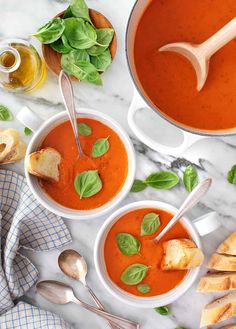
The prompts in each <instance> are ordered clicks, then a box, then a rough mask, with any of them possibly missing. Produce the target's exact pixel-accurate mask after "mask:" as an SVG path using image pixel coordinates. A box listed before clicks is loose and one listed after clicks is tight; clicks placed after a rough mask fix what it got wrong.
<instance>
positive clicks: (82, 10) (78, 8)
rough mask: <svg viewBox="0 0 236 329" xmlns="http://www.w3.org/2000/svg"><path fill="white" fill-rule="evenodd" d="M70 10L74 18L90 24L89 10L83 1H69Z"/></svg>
mask: <svg viewBox="0 0 236 329" xmlns="http://www.w3.org/2000/svg"><path fill="white" fill-rule="evenodd" d="M70 10H71V12H72V14H73V15H74V16H75V17H78V18H83V19H85V20H87V21H89V22H91V20H90V16H89V9H88V6H87V5H86V3H85V1H84V0H71V3H70Z"/></svg>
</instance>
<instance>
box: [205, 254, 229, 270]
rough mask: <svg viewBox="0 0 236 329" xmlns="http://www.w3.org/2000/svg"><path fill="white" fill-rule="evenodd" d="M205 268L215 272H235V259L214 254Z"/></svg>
mask: <svg viewBox="0 0 236 329" xmlns="http://www.w3.org/2000/svg"><path fill="white" fill-rule="evenodd" d="M207 268H209V269H211V270H217V271H229V272H231V271H233V272H234V271H236V257H235V256H230V255H220V254H217V253H214V254H213V255H212V257H211V259H210V260H209V262H208V264H207Z"/></svg>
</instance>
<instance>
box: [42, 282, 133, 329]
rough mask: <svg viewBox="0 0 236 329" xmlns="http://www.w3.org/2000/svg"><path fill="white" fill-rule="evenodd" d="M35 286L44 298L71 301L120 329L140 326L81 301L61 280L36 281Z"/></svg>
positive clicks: (62, 301)
mask: <svg viewBox="0 0 236 329" xmlns="http://www.w3.org/2000/svg"><path fill="white" fill-rule="evenodd" d="M36 288H37V291H38V293H39V294H40V295H42V296H43V297H44V298H46V299H47V300H49V301H50V302H52V303H54V304H62V305H64V304H68V303H70V302H72V303H75V304H78V305H80V306H82V307H83V308H85V309H86V310H89V311H91V312H93V313H95V314H97V315H99V316H101V317H102V318H104V319H106V320H108V321H111V322H112V323H113V324H114V325H116V326H117V327H118V328H120V329H139V328H140V326H139V324H138V323H135V322H133V321H129V320H126V319H124V318H121V317H119V316H116V315H113V314H110V313H107V312H105V311H102V310H100V309H97V308H96V307H93V306H91V305H89V304H86V303H84V302H82V301H81V300H80V299H78V298H76V297H75V295H74V292H73V290H72V288H71V287H70V286H68V285H66V284H64V283H62V282H58V281H52V280H47V281H41V282H38V283H37V285H36Z"/></svg>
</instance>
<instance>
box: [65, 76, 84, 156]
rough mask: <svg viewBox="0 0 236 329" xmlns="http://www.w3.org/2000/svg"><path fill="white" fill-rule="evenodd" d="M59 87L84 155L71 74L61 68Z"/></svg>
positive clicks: (79, 146)
mask: <svg viewBox="0 0 236 329" xmlns="http://www.w3.org/2000/svg"><path fill="white" fill-rule="evenodd" d="M59 87H60V91H61V94H62V98H63V101H64V104H65V107H66V110H67V112H68V115H69V118H70V123H71V126H72V129H73V132H74V135H75V141H76V145H77V148H78V152H79V156H83V154H84V153H83V150H82V147H81V144H80V140H79V132H78V126H77V120H76V111H75V103H74V93H73V88H72V83H71V80H70V78H69V76H68V75H67V74H66V73H65V72H64V71H63V70H61V72H60V75H59Z"/></svg>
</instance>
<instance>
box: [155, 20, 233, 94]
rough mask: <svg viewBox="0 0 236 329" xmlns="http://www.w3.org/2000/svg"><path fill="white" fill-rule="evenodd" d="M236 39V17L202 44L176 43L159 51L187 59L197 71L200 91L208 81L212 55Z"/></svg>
mask: <svg viewBox="0 0 236 329" xmlns="http://www.w3.org/2000/svg"><path fill="white" fill-rule="evenodd" d="M235 37H236V17H235V18H233V19H232V20H231V21H230V22H229V23H227V24H226V25H225V26H224V27H223V28H221V29H220V30H219V31H218V32H216V33H215V34H214V35H212V36H211V37H210V38H209V39H208V40H206V41H204V42H203V43H201V44H192V43H189V42H175V43H169V44H167V45H165V46H163V47H161V48H160V49H159V51H172V52H175V53H178V54H180V55H182V56H184V57H186V58H187V59H188V60H189V61H190V63H191V64H192V65H193V67H194V69H195V72H196V76H197V90H198V91H200V90H201V89H202V88H203V86H204V84H205V82H206V80H207V76H208V71H209V63H210V59H211V57H212V55H214V54H215V53H216V52H217V51H218V50H219V49H221V48H222V47H223V46H225V45H226V44H227V43H228V42H230V41H231V40H233V39H234V38H235Z"/></svg>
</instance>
